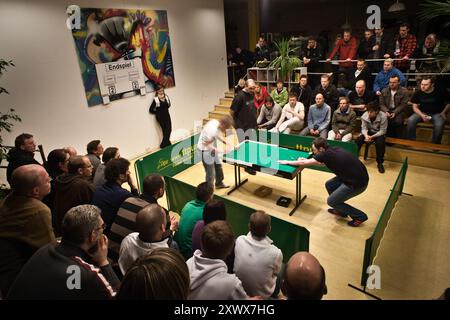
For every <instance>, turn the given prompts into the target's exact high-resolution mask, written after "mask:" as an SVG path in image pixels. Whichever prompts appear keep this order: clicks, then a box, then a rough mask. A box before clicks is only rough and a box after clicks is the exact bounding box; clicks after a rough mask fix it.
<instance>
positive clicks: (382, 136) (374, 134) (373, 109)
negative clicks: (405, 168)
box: [356, 103, 388, 173]
mask: <svg viewBox="0 0 450 320" xmlns="http://www.w3.org/2000/svg"><path fill="white" fill-rule="evenodd" d="M387 126H388V121H387V117H386V114H385V113H384V112H380V109H379V106H378V105H377V104H376V103H370V104H369V105H368V106H367V111H366V112H365V113H364V114H363V115H362V117H361V135H360V136H359V137H358V139H356V144H357V145H358V148H359V149H361V147H362V145H363V144H365V143H367V144H369V143H375V150H376V155H377V156H376V160H377V167H378V171H379V172H380V173H384V166H383V162H384V151H385V149H386V145H385V140H386V131H387Z"/></svg>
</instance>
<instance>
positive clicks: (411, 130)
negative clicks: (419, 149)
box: [406, 113, 445, 144]
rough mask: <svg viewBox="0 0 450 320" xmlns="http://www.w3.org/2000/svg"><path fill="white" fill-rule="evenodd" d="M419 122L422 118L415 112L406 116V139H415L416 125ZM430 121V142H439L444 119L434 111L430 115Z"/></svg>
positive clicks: (442, 131)
mask: <svg viewBox="0 0 450 320" xmlns="http://www.w3.org/2000/svg"><path fill="white" fill-rule="evenodd" d="M419 122H422V118H421V117H420V116H419V115H418V114H417V113H414V114H413V115H412V116H411V117H409V118H408V124H407V127H406V131H407V134H408V139H410V140H416V125H417V124H418V123H419ZM431 123H432V124H433V138H432V140H431V142H432V143H437V144H440V143H441V140H442V135H443V133H444V126H445V120H444V118H442V116H441V114H440V113H436V114H433V115H432V116H431Z"/></svg>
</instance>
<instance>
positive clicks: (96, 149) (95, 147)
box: [86, 140, 103, 175]
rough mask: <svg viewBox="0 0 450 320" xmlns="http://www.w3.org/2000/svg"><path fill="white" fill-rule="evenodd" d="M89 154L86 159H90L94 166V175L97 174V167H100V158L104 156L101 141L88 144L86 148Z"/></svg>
mask: <svg viewBox="0 0 450 320" xmlns="http://www.w3.org/2000/svg"><path fill="white" fill-rule="evenodd" d="M86 150H87V154H86V157H88V158H89V160H90V161H91V164H92V167H93V169H92V175H94V174H95V171H96V170H97V167H98V166H99V165H100V163H101V161H100V156H101V155H102V154H103V146H102V144H101V143H100V140H93V141H91V142H89V143H88V144H87V147H86Z"/></svg>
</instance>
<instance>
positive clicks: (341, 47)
mask: <svg viewBox="0 0 450 320" xmlns="http://www.w3.org/2000/svg"><path fill="white" fill-rule="evenodd" d="M356 44H357V41H356V38H355V37H352V32H351V31H350V30H344V37H343V38H342V39H341V40H339V41H338V42H337V44H336V46H335V47H334V49H333V51H332V52H331V54H330V55H329V57H328V59H327V62H330V61H331V60H332V59H333V57H334V56H335V55H336V54H338V57H339V60H347V61H344V62H339V70H338V74H341V73H343V74H344V75H345V78H346V79H345V80H346V81H348V78H349V74H350V72H351V71H352V70H353V69H354V66H355V63H354V62H351V60H354V59H355V58H356V53H357V45H356Z"/></svg>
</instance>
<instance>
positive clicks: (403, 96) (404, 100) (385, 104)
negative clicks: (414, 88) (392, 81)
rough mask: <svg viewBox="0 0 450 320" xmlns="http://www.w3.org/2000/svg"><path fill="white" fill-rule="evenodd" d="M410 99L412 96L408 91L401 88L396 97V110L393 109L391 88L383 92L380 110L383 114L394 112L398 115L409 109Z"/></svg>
mask: <svg viewBox="0 0 450 320" xmlns="http://www.w3.org/2000/svg"><path fill="white" fill-rule="evenodd" d="M409 98H410V94H409V92H408V89H406V88H403V87H399V88H398V90H397V93H396V94H395V96H394V105H395V108H394V109H391V108H390V105H391V89H390V88H389V87H387V88H384V89H383V90H381V95H380V109H381V111H383V112H387V111H389V112H394V113H395V114H396V115H397V114H400V113H402V112H404V111H406V108H407V107H408V101H409Z"/></svg>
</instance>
